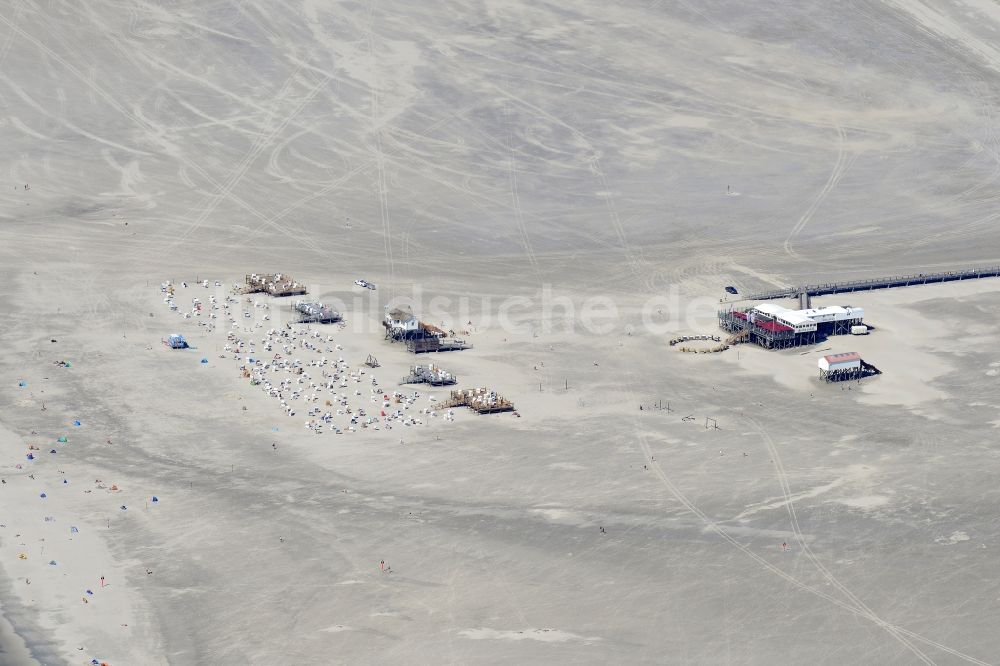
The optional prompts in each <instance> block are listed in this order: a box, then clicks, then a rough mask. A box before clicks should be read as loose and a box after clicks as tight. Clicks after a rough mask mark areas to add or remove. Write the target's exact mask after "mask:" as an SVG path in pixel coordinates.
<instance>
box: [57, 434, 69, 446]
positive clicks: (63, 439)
mask: <svg viewBox="0 0 1000 666" xmlns="http://www.w3.org/2000/svg"><path fill="white" fill-rule="evenodd" d="M57 441H58V442H59V443H60V444H65V443H66V442H68V441H69V440H68V439H66V435H63V436H62V437H60V438H59V439H58V440H57Z"/></svg>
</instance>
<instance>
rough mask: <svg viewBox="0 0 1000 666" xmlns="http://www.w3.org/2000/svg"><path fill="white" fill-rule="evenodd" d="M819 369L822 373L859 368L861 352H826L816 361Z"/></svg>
mask: <svg viewBox="0 0 1000 666" xmlns="http://www.w3.org/2000/svg"><path fill="white" fill-rule="evenodd" d="M817 365H819V369H820V370H821V371H822V372H824V373H829V372H841V371H846V370H860V369H861V354H859V353H857V352H844V353H843V354H828V355H826V356H824V357H822V358H820V359H819V361H818V362H817Z"/></svg>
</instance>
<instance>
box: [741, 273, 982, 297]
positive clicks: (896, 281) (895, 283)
mask: <svg viewBox="0 0 1000 666" xmlns="http://www.w3.org/2000/svg"><path fill="white" fill-rule="evenodd" d="M987 277H1000V266H992V267H988V268H968V269H964V270H957V271H944V272H940V273H918V274H916V275H895V276H891V277H881V278H872V279H869V280H849V281H846V282H825V283H822V284H807V285H802V286H798V287H786V288H783V289H774V290H771V291H762V292H758V293H756V294H750V295H748V296H747V297H746V298H747V299H748V300H751V301H770V300H774V299H776V298H800V299H801V298H802V297H803V296H805V297H806V298H808V297H809V296H825V295H827V294H844V293H853V292H856V291H873V290H875V289H892V288H893V287H910V286H913V285H918V284H934V283H937V282H957V281H959V280H978V279H980V278H987ZM806 305H807V306H808V303H807V304H806Z"/></svg>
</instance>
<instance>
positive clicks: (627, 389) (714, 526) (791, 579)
mask: <svg viewBox="0 0 1000 666" xmlns="http://www.w3.org/2000/svg"><path fill="white" fill-rule="evenodd" d="M632 378H633V373H632V372H631V371H628V372H626V373H625V381H624V382H623V383H622V388H620V389H619V390H618V392H619V393H621V394H624V395H625V396H626V398H627V400H628V401H629V402H630V403H631V404H635V403H636V397H635V393H634V392H633V390H632ZM631 420H632V428H633V430H634V432H635V438H636V440H637V442H638V444H639V447H640V448H641V449H642V452H643V455H644V457H645V461H644V462H645V464H646V465H647V466H648V468H649V470H650V471H652V472H653V474H655V475H656V477H657V478H658V479H659V480H660V482H661V483H662V484H663V486H664V487H665V488H666V489H667V491H668V492H669V493H670V494H671V495H672V496H673V497H674V499H676V500H677V501H678V502H680V504H681V506H683V507H684V508H685V509H687V510H688V511H689V512H690V513H692V514H693V515H694V516H695V517H697V518H698V519H699V520H700V521H701V522H702V523H704V525H705V529H707V530H709V531H711V532H713V533H715V534H716V535H718V536H719V537H720V538H721V539H722V540H723V541H725V542H726V543H728V544H729V545H731V546H732V547H734V548H736V549H737V550H739V551H740V552H742V553H743V554H744V555H746V556H747V557H749V558H750V559H751V560H753V561H754V562H756V563H757V564H759V565H760V566H761V567H762V568H764V569H766V570H767V571H769V572H771V573H772V574H774V575H775V576H777V577H779V578H781V579H782V580H784V581H785V582H787V583H788V584H789V585H791V586H793V587H795V588H797V589H799V590H801V591H803V592H808V593H810V594H813V595H815V596H817V597H819V598H820V599H824V600H825V601H828V602H829V603H831V604H833V605H834V606H837V607H838V608H841V609H843V610H845V611H847V612H848V613H851V614H852V615H855V616H857V617H860V618H862V619H866V620H868V621H870V622H873V623H875V624H878V625H880V626H888V627H892V629H893V630H894V631H897V632H898V633H900V634H901V635H903V636H906V637H907V638H911V639H913V640H916V641H920V642H921V643H924V644H926V645H929V646H931V647H935V648H937V649H939V650H941V651H942V652H945V653H947V654H950V655H952V656H954V657H957V658H959V659H962V660H964V661H966V662H968V663H970V664H975V665H976V666H991V665H990V663H989V662H986V661H982V660H980V659H977V658H975V657H973V656H971V655H967V654H965V653H963V652H960V651H959V650H956V649H954V648H951V647H948V646H947V645H944V644H942V643H939V642H937V641H934V640H932V639H930V638H926V637H924V636H921V635H920V634H918V633H916V632H914V631H910V630H908V629H904V628H902V627H899V626H896V625H892V624H890V623H888V622H886V621H885V620H881V619H880V618H877V617H876V616H873V615H872V614H870V613H866V612H864V611H863V610H862V609H860V608H858V607H857V606H855V605H853V604H850V603H848V602H846V601H844V600H842V599H840V598H838V597H835V596H833V595H831V594H828V593H826V592H824V591H823V590H821V589H818V588H815V587H813V586H811V585H807V584H806V583H803V582H802V581H800V580H799V579H798V578H796V577H795V576H792V575H791V574H789V573H786V572H785V571H784V570H783V569H781V568H779V567H778V566H776V565H774V564H772V563H771V562H769V561H768V560H767V559H765V558H764V557H762V556H761V555H759V554H758V553H756V552H754V551H753V550H751V549H750V548H749V547H748V546H745V545H743V544H742V543H740V542H739V541H737V540H736V538H735V537H733V536H732V535H731V534H729V532H727V531H726V530H725V529H724V528H723V527H721V526H720V525H719V524H718V521H716V520H713V519H712V518H711V517H709V516H708V515H707V514H705V512H703V511H702V510H701V509H699V508H698V507H697V506H696V505H695V504H694V503H693V502H692V501H691V500H690V499H688V497H687V496H686V495H685V494H684V493H683V492H682V491H681V489H680V488H678V487H677V485H676V484H675V483H674V482H673V481H672V480H671V479H670V477H669V476H667V474H666V473H665V472H664V471H663V468H662V467H661V466H660V463H659V462H658V461H656V460H654V459H653V451H652V448H651V447H650V445H649V441H648V439H647V437H646V434H645V433H644V432H643V430H642V427H641V424H640V423H639V419H638V414H637V413H633V414H632V416H631ZM929 663H933V662H929Z"/></svg>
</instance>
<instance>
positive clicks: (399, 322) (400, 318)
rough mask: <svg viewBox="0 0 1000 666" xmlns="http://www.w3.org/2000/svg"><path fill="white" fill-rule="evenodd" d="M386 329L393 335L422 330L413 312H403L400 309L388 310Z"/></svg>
mask: <svg viewBox="0 0 1000 666" xmlns="http://www.w3.org/2000/svg"><path fill="white" fill-rule="evenodd" d="M385 327H386V328H388V329H389V330H390V331H391V332H392V333H393V334H395V335H400V334H406V333H413V332H415V331H416V330H417V329H419V328H420V322H419V321H417V318H416V317H414V316H413V313H412V312H409V311H407V310H401V309H400V308H394V309H392V310H388V309H387V310H386V313H385Z"/></svg>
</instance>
